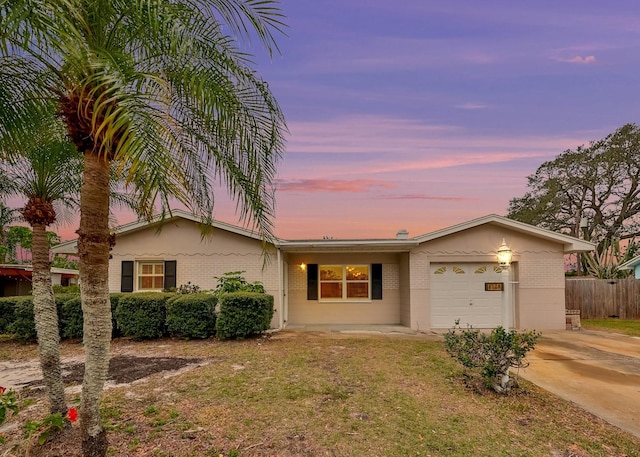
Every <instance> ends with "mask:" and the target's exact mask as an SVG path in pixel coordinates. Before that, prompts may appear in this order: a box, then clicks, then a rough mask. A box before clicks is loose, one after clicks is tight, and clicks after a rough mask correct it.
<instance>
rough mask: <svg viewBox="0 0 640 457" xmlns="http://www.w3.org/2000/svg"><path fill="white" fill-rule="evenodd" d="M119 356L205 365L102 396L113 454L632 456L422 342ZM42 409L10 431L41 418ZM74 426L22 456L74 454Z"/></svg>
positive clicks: (148, 346)
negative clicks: (482, 382) (485, 388)
mask: <svg viewBox="0 0 640 457" xmlns="http://www.w3.org/2000/svg"><path fill="white" fill-rule="evenodd" d="M124 347H127V348H133V349H132V350H133V351H135V354H136V355H138V356H163V357H167V356H175V357H177V356H179V357H194V358H205V359H206V361H207V364H206V365H205V366H201V367H198V368H195V369H192V370H190V371H185V372H182V373H179V374H173V375H171V376H168V375H167V373H158V374H156V375H153V376H151V377H149V378H146V379H144V380H142V381H138V382H135V383H132V384H129V385H126V386H123V387H115V388H112V389H109V390H107V391H106V392H105V397H104V401H103V409H102V412H103V419H104V422H105V424H107V428H108V431H109V440H110V445H111V450H110V455H112V456H184V457H187V456H194V457H195V456H212V457H218V456H224V457H232V456H235V457H238V456H240V457H245V456H281V457H289V456H334V457H339V456H344V457H347V456H349V457H351V456H389V457H392V456H397V457H400V456H402V457H406V456H465V457H468V456H491V457H496V456H535V457H539V456H560V457H570V456H571V457H584V456H620V457H621V456H640V439H637V438H635V437H633V436H632V435H630V434H627V433H625V432H622V431H620V430H619V429H617V428H615V427H613V426H611V425H609V424H608V423H606V422H604V421H602V420H600V419H598V418H596V417H594V416H592V415H591V414H589V413H586V412H584V411H583V410H581V409H579V408H577V407H576V406H574V405H573V404H570V403H567V402H564V401H562V400H560V399H558V398H557V397H555V396H553V395H551V394H549V393H547V392H545V391H543V390H541V389H539V388H537V387H536V386H533V385H531V384H528V383H523V385H522V388H521V389H517V390H516V392H515V393H514V394H512V395H509V396H506V397H502V396H498V395H495V394H492V393H490V392H481V391H480V390H481V389H478V388H475V387H473V386H474V384H473V383H467V382H465V381H464V377H463V376H462V370H461V368H460V367H459V366H458V365H457V364H456V363H455V362H454V361H453V360H452V359H450V358H449V357H448V355H447V354H446V353H445V352H444V349H443V344H442V342H441V341H440V340H436V339H434V338H431V339H428V338H423V337H409V336H403V337H400V336H361V335H357V336H346V335H343V334H336V333H310V332H307V333H303V332H281V333H277V334H274V335H273V336H272V337H270V338H260V339H255V340H247V341H241V342H219V341H216V340H206V341H179V340H160V341H154V342H145V343H133V342H131V341H127V340H123V339H120V340H116V341H114V344H113V348H114V350H115V351H119V350H120V349H122V348H124ZM78 351H80V349H79V347H78V345H73V344H67V343H65V347H64V349H63V352H64V353H65V354H73V353H74V352H78ZM35 356H36V348H35V346H34V345H31V346H24V347H22V348H19V347H18V346H16V344H15V343H13V342H11V341H8V340H0V361H6V360H8V359H9V358H14V357H15V358H22V359H24V358H26V357H35ZM14 360H15V359H14ZM39 398H40V399H41V398H42V397H39ZM77 401H78V394H75V395H72V396H71V397H70V398H69V402H70V404H74V403H76V402H77ZM42 406H43V402H42V401H39V402H37V403H36V405H35V406H34V407H32V408H31V409H30V410H27V411H23V412H21V413H20V414H18V415H17V416H15V417H14V418H12V421H24V420H25V419H26V418H28V417H32V418H34V417H35V418H37V417H38V415H40V416H39V417H40V418H41V417H43V415H44V409H43V407H42ZM77 429H78V426H77V424H75V425H74V426H73V427H72V429H71V431H70V432H69V433H66V434H64V435H63V436H61V437H60V438H59V439H58V440H56V441H55V442H52V443H48V444H46V445H45V446H44V447H42V448H39V447H37V446H33V447H32V448H31V450H30V455H31V456H36V457H37V456H48V457H53V456H66V457H73V456H79V455H80V452H79V441H78V430H77ZM16 433H17V432H16ZM10 438H11V436H10ZM24 451H25V446H24V445H23V447H22V449H20V450H18V451H14V452H15V453H16V454H17V455H19V452H22V453H24ZM0 455H3V454H2V452H1V451H0Z"/></svg>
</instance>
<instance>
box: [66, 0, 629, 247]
mask: <svg viewBox="0 0 640 457" xmlns="http://www.w3.org/2000/svg"><path fill="white" fill-rule="evenodd" d="M282 8H283V10H284V13H285V14H286V16H287V20H286V22H287V23H288V25H289V28H288V30H287V34H288V37H281V38H280V39H279V43H280V46H281V51H282V55H280V56H276V57H274V58H273V60H271V61H270V60H269V59H268V58H267V57H266V56H265V55H264V52H263V51H262V50H261V49H259V48H258V47H257V46H256V49H255V54H257V57H256V59H255V61H256V64H257V65H256V69H257V71H258V72H259V73H260V74H261V75H262V76H263V77H264V78H265V79H266V80H267V81H268V82H269V85H270V87H271V89H272V90H273V91H274V92H275V93H276V95H277V97H278V99H279V101H280V103H281V105H282V108H283V110H284V112H285V115H286V117H287V122H288V126H289V130H290V136H289V138H288V146H287V153H286V155H285V158H284V160H283V161H282V162H281V164H280V168H279V170H280V171H279V180H278V182H279V186H278V189H279V190H278V192H277V213H276V220H275V225H276V234H277V235H278V236H280V237H282V238H290V239H291V238H321V237H322V236H332V237H335V238H376V237H377V238H387V237H394V236H395V233H396V231H397V230H398V229H400V228H406V229H407V230H409V234H410V236H416V235H420V234H423V233H426V232H429V231H432V230H435V229H438V228H442V227H446V226H449V225H452V224H455V223H459V222H463V221H466V220H469V219H472V218H476V217H479V216H483V215H486V214H489V213H497V214H501V215H504V214H506V211H507V206H508V202H509V199H511V198H513V197H516V196H521V195H522V194H523V193H524V192H525V190H526V176H527V175H529V174H532V173H534V172H535V170H536V168H537V167H538V166H539V165H540V164H541V163H542V162H544V161H546V160H549V159H552V158H553V157H555V156H556V155H558V154H560V153H561V152H562V151H564V150H565V149H568V148H575V147H576V146H578V145H581V144H586V143H588V142H589V141H590V140H596V139H600V138H602V137H604V136H606V135H607V134H608V133H611V132H612V131H614V130H615V129H616V128H618V127H620V126H622V125H623V124H625V123H629V122H633V123H637V122H638V115H639V114H640V90H639V84H638V83H639V82H640V76H639V74H640V3H639V2H638V1H637V0H612V1H611V2H604V1H602V0H597V1H596V0H581V1H557V0H554V1H547V0H539V1H536V2H513V1H506V0H505V1H495V0H483V1H478V0H463V1H461V0H450V1H445V0H438V1H430V0H403V1H401V2H392V1H389V0H322V1H319V0H282ZM225 197H226V195H225V192H224V191H220V192H219V193H218V195H217V200H218V208H217V212H216V217H217V218H218V219H220V220H223V221H225V222H230V223H238V222H237V221H238V218H237V216H235V215H234V212H233V209H234V206H235V205H233V204H232V203H230V202H228V201H226V200H225ZM131 219H133V217H132V216H128V215H121V216H120V217H119V218H118V222H119V223H125V222H128V221H130V220H131ZM67 230H68V229H66V230H65V232H66V231H67ZM72 230H75V227H74V228H73V229H72Z"/></svg>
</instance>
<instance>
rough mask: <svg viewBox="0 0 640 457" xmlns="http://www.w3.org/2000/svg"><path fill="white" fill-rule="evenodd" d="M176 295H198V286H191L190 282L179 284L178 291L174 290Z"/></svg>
mask: <svg viewBox="0 0 640 457" xmlns="http://www.w3.org/2000/svg"><path fill="white" fill-rule="evenodd" d="M176 293H178V294H182V295H186V294H198V293H200V286H198V285H196V284H191V281H189V282H188V283H186V284H181V285H180V287H178V290H176Z"/></svg>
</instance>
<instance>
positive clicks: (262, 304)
mask: <svg viewBox="0 0 640 457" xmlns="http://www.w3.org/2000/svg"><path fill="white" fill-rule="evenodd" d="M219 300H220V312H219V313H218V318H217V321H216V334H217V336H218V338H221V339H230V338H233V339H241V338H246V337H249V336H254V335H258V334H260V333H262V332H265V331H266V330H268V329H269V326H270V323H271V318H272V317H273V296H272V295H267V294H263V293H257V292H231V293H225V294H222V295H220V298H219Z"/></svg>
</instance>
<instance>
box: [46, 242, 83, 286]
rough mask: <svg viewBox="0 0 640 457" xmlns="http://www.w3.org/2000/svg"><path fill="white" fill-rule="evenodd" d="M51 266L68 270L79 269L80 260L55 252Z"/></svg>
mask: <svg viewBox="0 0 640 457" xmlns="http://www.w3.org/2000/svg"><path fill="white" fill-rule="evenodd" d="M52 246H53V245H52ZM51 266H52V267H55V268H66V269H68V270H77V269H78V261H77V260H75V259H69V257H68V256H64V257H63V256H61V255H60V254H54V256H53V260H52V261H51ZM69 287H70V286H69Z"/></svg>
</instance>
